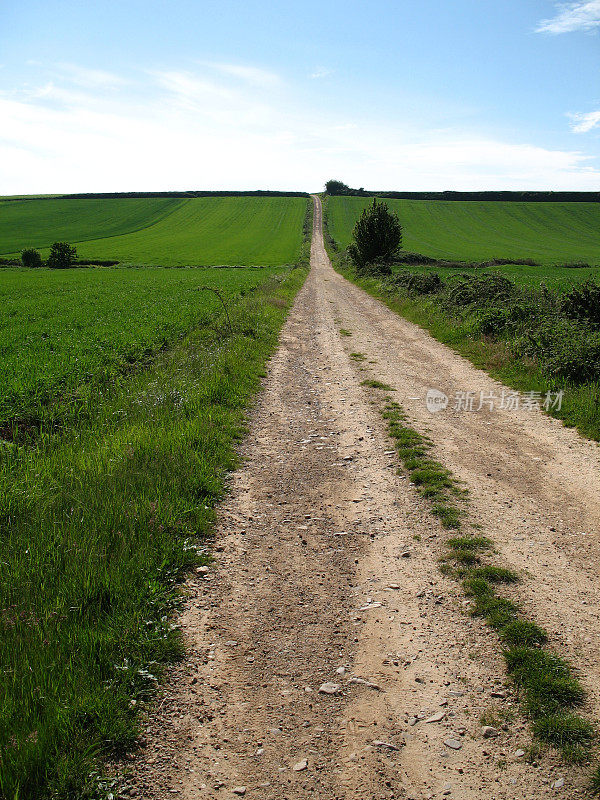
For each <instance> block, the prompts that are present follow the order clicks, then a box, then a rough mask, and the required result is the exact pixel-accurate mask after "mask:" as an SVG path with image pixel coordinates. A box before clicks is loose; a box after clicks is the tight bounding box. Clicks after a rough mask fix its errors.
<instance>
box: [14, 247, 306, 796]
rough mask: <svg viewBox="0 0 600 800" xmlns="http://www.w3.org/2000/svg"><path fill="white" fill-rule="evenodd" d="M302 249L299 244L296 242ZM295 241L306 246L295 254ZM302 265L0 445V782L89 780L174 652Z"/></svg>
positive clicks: (71, 790)
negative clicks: (101, 389)
mask: <svg viewBox="0 0 600 800" xmlns="http://www.w3.org/2000/svg"><path fill="white" fill-rule="evenodd" d="M305 251H306V248H305ZM305 255H306V252H305ZM305 276H306V270H305V269H293V270H289V271H287V272H286V273H283V274H281V275H279V276H277V277H275V278H272V279H271V280H270V281H268V282H267V283H266V284H264V285H263V286H262V287H261V288H260V289H259V290H257V291H256V292H254V293H253V294H252V295H250V296H248V297H246V298H244V299H243V300H240V301H239V302H238V303H237V304H236V305H234V306H233V307H230V309H229V317H230V323H231V325H229V324H227V323H226V320H225V319H224V318H221V317H215V319H214V320H213V321H212V324H211V326H210V327H209V326H204V327H201V328H198V329H196V330H194V331H192V332H191V333H190V334H189V335H187V336H186V337H185V338H184V339H183V340H180V341H179V342H177V343H176V344H175V345H174V346H173V347H171V348H169V349H167V350H165V351H163V352H161V353H159V354H158V355H157V357H156V360H155V361H154V362H153V363H152V364H151V365H149V366H148V367H147V369H146V370H144V371H143V372H139V373H136V374H134V375H132V376H130V377H129V378H128V380H126V381H119V382H115V384H114V386H113V387H112V388H110V389H108V390H107V392H106V394H105V396H104V398H103V402H102V403H101V404H100V405H99V406H98V408H97V409H96V411H95V413H94V415H93V416H92V417H91V418H90V419H86V420H85V421H84V422H82V423H80V424H78V425H74V426H73V427H72V428H70V429H68V430H66V431H63V432H61V433H60V434H58V433H56V434H53V435H48V436H45V437H42V438H40V440H39V441H38V442H37V443H36V446H35V447H33V448H27V449H26V448H23V447H19V446H18V445H16V444H14V443H7V442H4V443H2V447H1V449H0V528H1V529H2V541H1V545H0V571H1V580H0V664H1V669H0V752H1V754H2V755H1V760H0V796H1V797H2V798H5V800H29V799H30V798H31V799H33V798H36V800H46V799H47V798H64V797H71V796H92V795H93V794H94V793H95V792H96V790H97V788H98V774H99V772H98V771H99V769H101V766H99V765H101V763H102V760H103V759H104V758H106V757H109V756H115V755H116V756H118V755H119V754H121V753H123V752H124V751H125V750H126V749H127V748H129V747H130V746H131V745H132V744H133V743H134V742H135V740H136V737H137V736H138V732H139V731H138V722H137V718H138V713H139V709H140V708H141V707H143V705H144V704H145V703H146V702H148V700H149V699H150V698H151V697H152V694H153V691H154V688H155V686H156V683H157V681H158V680H159V679H160V676H161V672H162V670H163V669H164V665H165V664H166V663H168V662H169V661H171V660H173V659H176V658H178V657H180V656H181V655H182V643H181V638H180V634H179V632H178V630H177V627H176V626H175V625H174V624H173V612H174V611H175V610H176V608H177V607H178V604H179V602H180V599H181V594H180V592H179V590H178V584H179V583H180V581H181V580H182V578H183V577H184V576H185V575H186V573H187V572H188V571H189V570H190V569H191V568H193V567H194V566H195V565H200V564H204V563H207V562H208V561H209V558H210V557H209V553H208V550H207V545H208V543H209V539H208V537H209V536H210V534H211V532H212V529H213V523H214V506H215V504H216V503H217V501H218V500H219V499H220V498H221V497H222V495H223V492H224V490H225V487H226V476H227V472H228V471H229V470H231V469H232V468H233V467H234V466H235V464H236V456H235V449H234V447H235V443H236V442H237V441H238V440H239V439H240V437H241V436H242V435H243V432H244V413H245V409H246V407H247V405H248V403H249V402H250V400H251V398H252V396H253V395H254V393H255V392H256V390H257V389H258V387H259V384H260V379H261V377H262V376H263V374H264V364H265V361H266V359H267V357H268V356H269V355H270V354H271V353H272V352H273V350H274V348H275V347H276V344H277V338H278V332H279V329H280V327H281V324H282V322H283V320H284V318H285V314H286V309H287V308H288V306H289V305H290V303H291V301H292V299H293V297H294V296H295V294H296V292H297V291H298V289H299V288H300V286H301V285H302V283H303V281H304V279H305Z"/></svg>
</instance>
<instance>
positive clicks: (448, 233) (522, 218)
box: [327, 197, 600, 265]
mask: <svg viewBox="0 0 600 800" xmlns="http://www.w3.org/2000/svg"><path fill="white" fill-rule="evenodd" d="M371 202H372V200H370V199H369V198H362V197H330V198H328V200H327V214H328V228H329V232H330V234H331V236H332V237H333V239H334V240H335V241H336V242H338V243H339V244H340V246H342V247H346V246H347V245H348V244H349V243H350V240H351V238H352V229H353V227H354V224H355V222H356V220H357V219H358V217H359V216H360V213H361V211H362V210H363V208H365V207H366V206H367V205H370V203H371ZM385 202H386V203H387V204H388V206H389V207H390V208H391V209H392V210H393V211H395V212H396V213H397V214H398V216H399V218H400V222H401V223H402V226H403V230H404V242H403V247H404V249H405V250H406V251H412V252H416V253H422V254H423V255H427V256H433V257H435V258H449V259H457V260H461V261H484V260H486V259H492V258H514V259H524V258H529V259H533V260H535V261H537V262H539V263H541V264H544V265H550V264H559V263H561V262H562V263H573V262H586V263H589V264H591V265H597V264H600V234H599V231H600V203H535V202H532V203H520V202H502V201H496V202H490V201H460V200H456V201H437V200H385Z"/></svg>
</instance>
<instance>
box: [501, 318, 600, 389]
mask: <svg viewBox="0 0 600 800" xmlns="http://www.w3.org/2000/svg"><path fill="white" fill-rule="evenodd" d="M512 349H513V352H514V354H515V355H517V356H521V357H522V356H528V357H530V358H534V359H535V360H537V361H538V363H539V364H540V366H541V367H542V369H543V370H544V372H545V373H546V374H547V375H549V376H550V377H553V378H561V379H567V380H572V381H574V382H576V383H583V382H585V381H591V380H597V379H598V375H599V374H600V331H595V330H592V329H590V328H589V327H588V326H587V325H584V324H582V323H581V322H577V321H576V320H572V319H568V318H565V317H561V316H558V315H553V316H546V317H542V319H541V320H540V322H539V323H538V325H537V326H536V327H535V328H533V329H529V330H527V331H526V332H525V333H524V334H523V335H521V336H519V337H518V338H517V339H515V341H514V342H513V345H512Z"/></svg>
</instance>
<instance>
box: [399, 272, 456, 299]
mask: <svg viewBox="0 0 600 800" xmlns="http://www.w3.org/2000/svg"><path fill="white" fill-rule="evenodd" d="M392 282H393V283H394V284H395V285H396V286H404V288H405V289H406V291H407V292H408V293H409V294H420V295H424V294H438V293H439V292H441V291H442V289H443V288H444V283H443V282H442V279H441V278H440V276H439V275H438V274H437V272H409V271H408V270H403V271H402V272H397V273H396V274H395V275H394V277H393V278H392Z"/></svg>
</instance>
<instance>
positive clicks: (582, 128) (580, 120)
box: [569, 111, 600, 133]
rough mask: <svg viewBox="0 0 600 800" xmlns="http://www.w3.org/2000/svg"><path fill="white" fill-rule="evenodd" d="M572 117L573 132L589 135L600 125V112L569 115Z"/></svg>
mask: <svg viewBox="0 0 600 800" xmlns="http://www.w3.org/2000/svg"><path fill="white" fill-rule="evenodd" d="M569 117H571V130H573V131H574V132H575V133H588V131H591V130H592V128H595V127H596V126H597V125H600V111H590V112H589V113H587V114H569Z"/></svg>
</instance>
